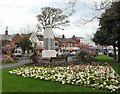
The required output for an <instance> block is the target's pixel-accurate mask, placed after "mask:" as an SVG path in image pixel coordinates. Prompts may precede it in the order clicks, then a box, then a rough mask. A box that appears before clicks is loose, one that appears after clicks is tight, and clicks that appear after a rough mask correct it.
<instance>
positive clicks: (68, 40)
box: [56, 37, 76, 43]
mask: <svg viewBox="0 0 120 94" xmlns="http://www.w3.org/2000/svg"><path fill="white" fill-rule="evenodd" d="M56 39H57V40H58V41H59V42H72V43H75V42H76V41H74V40H73V39H72V38H57V37H56Z"/></svg>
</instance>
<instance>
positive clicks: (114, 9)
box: [94, 1, 120, 61]
mask: <svg viewBox="0 0 120 94" xmlns="http://www.w3.org/2000/svg"><path fill="white" fill-rule="evenodd" d="M99 24H100V32H102V33H101V34H100V35H102V36H104V37H107V38H105V40H104V41H106V42H103V44H106V45H113V46H114V48H115V47H116V46H117V47H118V61H120V1H119V2H113V3H112V5H111V7H110V8H109V9H107V10H106V11H105V13H103V14H102V16H101V18H100V22H99ZM96 35H98V32H96V34H95V35H94V38H95V39H96V37H95V36H96ZM106 35H107V36H106ZM101 38H102V37H99V39H98V37H97V39H98V40H99V41H100V40H101ZM95 42H96V43H98V42H97V41H95ZM98 44H100V43H98ZM114 51H115V50H114Z"/></svg>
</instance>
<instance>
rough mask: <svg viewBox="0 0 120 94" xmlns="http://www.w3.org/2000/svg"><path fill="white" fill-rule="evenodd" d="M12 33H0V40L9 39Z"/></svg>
mask: <svg viewBox="0 0 120 94" xmlns="http://www.w3.org/2000/svg"><path fill="white" fill-rule="evenodd" d="M12 38H13V35H5V34H0V40H11V39H12Z"/></svg>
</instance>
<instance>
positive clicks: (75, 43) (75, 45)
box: [55, 35, 80, 52]
mask: <svg viewBox="0 0 120 94" xmlns="http://www.w3.org/2000/svg"><path fill="white" fill-rule="evenodd" d="M79 44H80V39H78V38H77V37H75V35H73V37H72V38H65V35H62V38H58V37H55V48H56V49H57V50H62V51H63V52H64V50H67V51H73V50H78V49H79Z"/></svg>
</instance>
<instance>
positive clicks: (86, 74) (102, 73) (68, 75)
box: [9, 64, 120, 92]
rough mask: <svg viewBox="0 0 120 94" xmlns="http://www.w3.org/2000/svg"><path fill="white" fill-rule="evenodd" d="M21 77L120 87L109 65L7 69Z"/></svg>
mask: <svg viewBox="0 0 120 94" xmlns="http://www.w3.org/2000/svg"><path fill="white" fill-rule="evenodd" d="M9 73H10V74H15V75H19V76H23V77H32V78H36V79H44V80H50V81H58V82H61V83H62V84H66V83H68V84H74V85H84V86H88V87H92V88H99V89H105V90H109V91H111V92H113V91H117V90H119V89H120V76H119V75H118V74H117V73H116V72H115V71H114V69H113V68H112V67H111V66H99V65H90V64H88V65H84V64H79V65H72V64H71V65H68V66H64V67H62V66H56V67H53V66H37V67H36V66H24V67H19V68H17V69H14V70H12V71H9Z"/></svg>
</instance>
